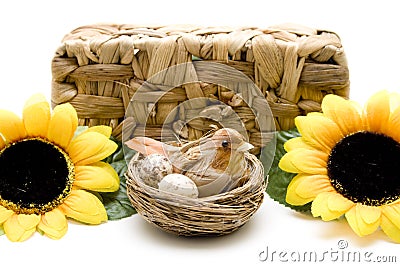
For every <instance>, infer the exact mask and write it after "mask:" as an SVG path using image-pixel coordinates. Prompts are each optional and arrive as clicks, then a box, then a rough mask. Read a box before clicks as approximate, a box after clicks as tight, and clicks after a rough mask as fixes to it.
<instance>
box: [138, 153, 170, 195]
mask: <svg viewBox="0 0 400 267" xmlns="http://www.w3.org/2000/svg"><path fill="white" fill-rule="evenodd" d="M137 168H138V171H139V176H140V178H141V179H142V180H143V182H144V183H145V184H147V185H149V186H152V187H154V188H158V183H159V182H160V181H161V179H163V178H164V177H165V176H166V175H168V174H171V173H172V164H171V163H170V162H169V160H168V159H167V158H166V157H165V156H163V155H158V154H152V155H149V156H147V157H145V158H144V159H142V160H140V161H139V162H138V164H137Z"/></svg>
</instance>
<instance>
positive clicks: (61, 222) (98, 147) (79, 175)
mask: <svg viewBox="0 0 400 267" xmlns="http://www.w3.org/2000/svg"><path fill="white" fill-rule="evenodd" d="M77 126H78V118H77V114H76V111H75V109H74V108H73V107H72V106H71V105H70V104H62V105H59V106H57V107H55V108H54V110H53V113H51V111H50V107H49V104H48V102H47V101H46V99H45V97H44V96H43V95H39V94H38V95H34V96H32V97H31V98H30V99H29V100H28V101H27V103H26V104H25V106H24V109H23V119H21V118H20V117H18V116H17V115H15V114H14V113H12V112H9V111H5V110H0V228H1V227H2V228H3V230H4V233H5V234H6V236H7V237H8V238H9V239H10V240H11V241H23V240H26V239H27V238H29V237H30V236H31V235H32V234H33V233H34V232H35V231H36V230H38V231H39V232H41V233H44V235H46V236H48V237H50V238H53V239H59V238H61V237H62V236H64V235H65V233H66V232H67V228H68V224H67V217H68V218H72V219H74V220H77V221H80V222H83V223H87V224H99V223H101V222H103V221H106V220H107V213H106V210H105V208H104V206H103V204H102V202H101V201H100V200H99V199H98V198H97V197H96V196H95V195H94V194H92V193H90V192H93V191H98V192H113V191H116V190H117V189H118V188H119V177H118V175H117V173H116V172H115V170H114V169H113V168H112V167H111V166H110V165H109V164H107V163H104V162H102V161H101V160H102V159H104V158H105V157H107V156H109V155H110V154H112V153H113V152H114V151H115V150H116V149H117V144H115V143H114V142H112V141H111V140H110V139H109V137H110V135H111V129H110V128H109V127H106V126H98V127H92V128H88V129H87V130H85V131H84V132H82V133H81V134H79V135H78V136H76V137H75V138H74V133H75V131H76V129H77Z"/></svg>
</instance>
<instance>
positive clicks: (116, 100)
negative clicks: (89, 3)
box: [52, 25, 349, 153]
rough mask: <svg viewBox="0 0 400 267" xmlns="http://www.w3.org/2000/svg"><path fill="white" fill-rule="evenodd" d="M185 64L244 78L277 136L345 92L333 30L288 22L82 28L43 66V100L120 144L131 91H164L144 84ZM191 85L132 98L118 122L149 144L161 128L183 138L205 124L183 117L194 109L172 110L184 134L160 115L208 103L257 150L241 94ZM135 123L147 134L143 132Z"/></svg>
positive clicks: (198, 71) (256, 131)
mask: <svg viewBox="0 0 400 267" xmlns="http://www.w3.org/2000/svg"><path fill="white" fill-rule="evenodd" d="M188 62H193V63H194V64H197V63H202V64H207V63H210V64H211V63H215V62H218V63H221V64H225V65H227V66H230V67H233V68H235V69H237V70H239V71H240V72H242V73H243V74H244V75H246V76H247V77H248V78H249V79H251V80H252V81H253V82H254V83H255V84H256V85H257V87H258V88H259V90H260V92H261V94H262V96H263V97H264V100H265V99H266V100H267V102H268V104H269V106H270V108H271V110H272V114H273V121H274V122H275V123H274V124H275V125H276V129H278V130H281V129H289V128H292V127H293V126H294V122H293V119H294V118H295V117H296V116H298V115H301V114H305V113H307V112H312V111H320V103H321V101H322V98H323V97H324V95H326V94H328V93H333V94H337V95H340V96H344V97H348V94H349V74H348V68H347V62H346V58H345V54H344V51H343V48H342V45H341V41H340V39H339V37H338V36H337V35H336V34H335V33H333V32H329V31H323V30H316V29H310V28H307V27H303V26H298V25H280V26H276V27H270V28H255V27H254V28H251V27H247V28H230V27H211V28H203V27H198V26H189V25H178V26H163V27H162V26H159V27H153V26H141V25H90V26H84V27H79V28H77V29H75V30H73V31H72V32H71V33H69V34H67V35H66V36H65V37H64V39H63V41H62V44H61V46H60V47H59V48H58V49H57V51H56V54H55V56H54V59H53V61H52V74H53V82H52V103H53V106H55V105H58V104H61V103H65V102H70V103H71V104H72V105H73V106H74V107H75V108H76V110H77V112H78V116H79V118H80V121H79V123H80V125H90V126H92V125H97V124H106V125H110V126H112V127H113V129H114V132H113V135H114V136H115V137H117V138H121V136H122V125H123V121H124V115H125V113H126V109H127V108H128V106H129V103H130V99H131V98H132V96H133V95H134V94H135V93H136V92H137V91H138V89H139V88H141V87H142V85H143V84H144V83H146V82H147V86H148V92H152V93H155V94H157V93H160V94H161V93H162V94H165V92H164V91H163V89H162V86H165V85H168V79H157V83H158V84H151V85H149V84H148V81H149V79H150V78H151V77H153V76H154V75H155V74H157V73H159V72H160V71H164V70H166V69H168V68H169V67H171V66H175V65H177V64H181V63H188ZM194 70H195V71H194V73H192V74H191V75H194V76H195V77H197V78H199V77H200V78H201V77H204V76H205V75H209V74H210V73H209V70H207V69H205V68H200V67H195V68H194ZM175 76H179V75H175ZM164 78H165V77H164ZM197 80H198V81H199V82H194V83H186V84H182V85H181V86H179V87H177V88H174V89H173V90H171V91H170V92H169V93H168V94H166V95H164V96H163V97H162V98H161V99H159V101H158V102H157V103H151V102H147V100H146V96H143V97H141V98H140V99H141V100H140V101H142V102H141V104H140V105H136V106H135V107H136V111H135V112H134V114H133V116H130V117H129V118H127V119H126V121H125V122H126V123H125V125H127V124H129V126H130V127H131V128H132V133H133V134H134V135H136V136H138V135H146V136H149V137H152V138H156V139H158V138H160V135H161V129H164V130H165V129H166V128H168V129H170V131H171V133H172V134H178V135H180V136H182V137H184V138H187V139H188V140H193V139H198V138H199V137H201V136H202V135H203V134H204V133H205V132H206V131H207V130H208V129H209V125H210V123H212V122H211V121H210V120H209V119H207V118H205V119H204V118H194V119H192V118H191V117H190V116H192V115H193V113H197V111H198V110H199V109H198V108H197V109H196V112H190V110H189V111H188V112H186V111H185V110H179V112H177V113H178V114H179V116H181V117H183V119H184V121H185V122H188V123H187V125H186V126H187V127H186V128H185V132H184V133H182V132H179V133H176V129H174V127H173V125H170V127H166V124H168V121H166V116H167V114H169V113H171V111H172V110H174V109H176V107H177V106H178V105H179V104H180V103H182V102H185V101H187V100H190V99H196V98H199V97H205V98H208V99H217V100H219V101H221V103H224V104H225V105H229V106H230V107H231V108H232V109H233V110H234V111H235V112H236V114H238V116H239V117H240V118H241V119H242V120H243V124H244V126H245V128H246V130H247V131H248V135H249V137H250V138H249V139H250V142H251V143H252V144H253V145H254V146H255V147H257V148H259V147H260V146H261V145H262V144H261V142H260V141H259V135H260V127H259V124H258V122H257V120H256V116H254V115H252V110H251V109H249V107H248V105H247V103H249V102H254V101H252V100H251V99H250V98H251V96H248V94H249V93H248V91H246V88H242V89H240V90H241V91H240V92H241V93H240V94H235V93H232V91H231V90H230V88H225V87H223V86H220V85H216V84H210V83H207V82H201V80H202V79H197ZM246 94H247V98H248V99H245V98H246ZM243 99H244V100H245V101H242V100H243ZM204 106H207V104H205V105H204ZM145 109H146V110H147V109H151V110H152V112H151V113H150V114H151V115H150V116H147V117H144V116H141V114H139V113H140V110H142V111H143V110H145ZM177 116H178V115H177ZM144 125H146V127H147V128H150V129H151V130H150V131H145V130H144ZM167 126H168V125H167ZM180 129H181V130H182V128H180ZM174 131H175V132H174ZM253 152H255V153H257V152H259V150H258V151H257V150H256V151H253Z"/></svg>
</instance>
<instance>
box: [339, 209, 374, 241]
mask: <svg viewBox="0 0 400 267" xmlns="http://www.w3.org/2000/svg"><path fill="white" fill-rule="evenodd" d="M378 209H379V208H378ZM370 211H371V210H370V209H369V208H368V206H366V205H363V204H361V203H357V204H356V205H355V206H354V207H353V208H351V209H350V210H349V211H347V212H346V215H345V216H346V219H347V222H348V223H349V225H350V227H351V229H353V231H354V232H355V233H356V234H357V235H358V236H365V235H369V234H372V233H373V232H375V231H376V229H377V228H378V227H379V225H380V223H381V220H380V218H381V216H380V213H379V217H378V218H377V219H376V221H374V222H371V223H366V222H365V220H371V221H372V219H373V218H375V217H376V216H375V215H367V214H368V213H369V212H370ZM372 213H374V214H375V213H376V212H375V211H372ZM363 216H365V218H364V217H363Z"/></svg>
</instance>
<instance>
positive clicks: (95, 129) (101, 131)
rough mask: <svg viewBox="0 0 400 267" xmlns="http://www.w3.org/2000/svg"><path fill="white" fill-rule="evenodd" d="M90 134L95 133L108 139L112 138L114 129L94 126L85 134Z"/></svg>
mask: <svg viewBox="0 0 400 267" xmlns="http://www.w3.org/2000/svg"><path fill="white" fill-rule="evenodd" d="M89 132H95V133H99V134H102V135H104V136H105V137H107V138H110V136H111V133H112V128H111V127H110V126H105V125H97V126H92V127H90V128H87V129H86V130H85V131H83V132H82V134H83V133H89Z"/></svg>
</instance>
